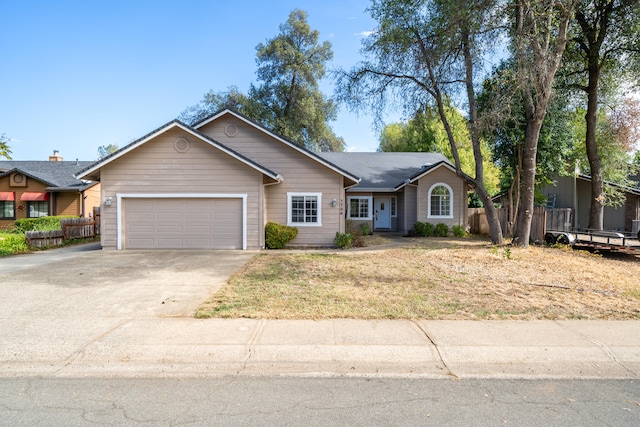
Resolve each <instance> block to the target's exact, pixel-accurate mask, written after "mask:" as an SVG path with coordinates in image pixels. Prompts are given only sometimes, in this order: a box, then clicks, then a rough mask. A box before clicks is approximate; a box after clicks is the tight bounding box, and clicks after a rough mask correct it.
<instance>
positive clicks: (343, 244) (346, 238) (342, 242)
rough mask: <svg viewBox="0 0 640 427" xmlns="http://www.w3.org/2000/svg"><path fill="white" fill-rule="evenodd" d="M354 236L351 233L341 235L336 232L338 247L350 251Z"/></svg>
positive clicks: (335, 239)
mask: <svg viewBox="0 0 640 427" xmlns="http://www.w3.org/2000/svg"><path fill="white" fill-rule="evenodd" d="M351 239H352V236H351V234H349V233H340V232H339V231H336V237H335V238H334V239H333V241H334V242H335V244H336V245H338V247H339V248H341V249H348V248H350V247H351Z"/></svg>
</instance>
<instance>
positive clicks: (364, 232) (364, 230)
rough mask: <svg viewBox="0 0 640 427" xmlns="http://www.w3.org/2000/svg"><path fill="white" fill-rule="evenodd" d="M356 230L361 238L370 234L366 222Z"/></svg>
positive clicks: (369, 228)
mask: <svg viewBox="0 0 640 427" xmlns="http://www.w3.org/2000/svg"><path fill="white" fill-rule="evenodd" d="M358 230H359V231H360V234H361V235H363V236H368V235H369V234H371V227H370V226H369V223H368V222H363V223H361V224H360V225H359V226H358Z"/></svg>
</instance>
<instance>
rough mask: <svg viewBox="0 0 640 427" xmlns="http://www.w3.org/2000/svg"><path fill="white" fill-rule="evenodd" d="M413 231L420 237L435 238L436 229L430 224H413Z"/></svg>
mask: <svg viewBox="0 0 640 427" xmlns="http://www.w3.org/2000/svg"><path fill="white" fill-rule="evenodd" d="M413 230H414V231H415V234H416V236H418V237H431V236H433V232H434V227H433V224H431V223H429V222H420V221H418V222H416V223H415V224H413Z"/></svg>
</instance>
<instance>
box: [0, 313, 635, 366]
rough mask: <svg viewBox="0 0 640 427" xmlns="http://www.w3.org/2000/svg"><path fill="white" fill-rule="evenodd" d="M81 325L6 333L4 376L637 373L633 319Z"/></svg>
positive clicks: (0, 362) (1, 349) (114, 321)
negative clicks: (65, 331) (61, 330)
mask: <svg viewBox="0 0 640 427" xmlns="http://www.w3.org/2000/svg"><path fill="white" fill-rule="evenodd" d="M78 321H82V322H84V328H83V330H85V331H86V334H84V335H82V336H77V334H74V335H71V334H69V336H67V337H66V339H65V340H63V341H60V340H59V339H58V340H56V341H55V342H49V341H48V340H47V337H46V336H39V337H38V335H37V330H38V325H33V327H32V330H29V331H14V334H17V335H20V336H19V337H18V336H13V337H11V339H10V340H7V341H6V342H5V343H7V342H11V343H12V344H11V345H9V346H7V345H2V346H0V377H13V376H56V377H78V376H80V377H82V376H101V377H104V376H106V377H115V376H127V377H130V376H134V377H137V376H222V375H322V376H327V375H381V376H423V377H434V378H438V377H440V378H479V377H482V378H490V377H493V378H512V377H513V378H515V377H517V378H640V322H638V321H416V322H412V321H397V320H388V321H387V320H383V321H362V320H347V319H336V320H321V321H289V320H254V319H229V320H227V319H206V320H198V319H191V318H184V317H180V318H157V317H155V318H153V317H149V318H144V317H135V318H117V317H116V318H110V319H107V318H101V319H78ZM76 330H77V329H76ZM17 338H18V339H17Z"/></svg>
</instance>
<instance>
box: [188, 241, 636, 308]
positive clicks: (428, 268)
mask: <svg viewBox="0 0 640 427" xmlns="http://www.w3.org/2000/svg"><path fill="white" fill-rule="evenodd" d="M407 242H409V245H407V246H406V247H400V248H393V249H381V250H373V251H343V252H336V253H329V254H293V253H282V252H269V251H266V252H263V253H261V254H259V255H258V256H256V257H255V258H254V259H252V260H251V261H250V262H249V263H248V264H247V265H246V266H245V267H244V268H243V269H242V270H241V271H239V272H238V273H236V274H235V275H233V276H232V277H231V278H230V280H229V283H228V284H227V285H226V286H225V287H224V288H222V289H221V290H220V291H219V292H217V293H216V294H215V295H214V296H213V297H212V298H211V299H210V300H209V301H208V302H206V303H205V304H203V305H202V306H201V307H200V308H199V310H198V312H197V314H196V315H197V316H198V317H227V318H234V317H250V318H266V319H329V318H355V319H640V280H639V278H640V260H638V258H634V257H630V256H617V257H603V256H599V255H593V254H590V253H587V252H581V251H572V250H571V249H567V248H547V247H535V246H532V247H529V248H528V249H522V248H516V247H493V246H491V245H490V244H488V243H487V242H486V241H480V240H473V239H436V238H426V239H407Z"/></svg>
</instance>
